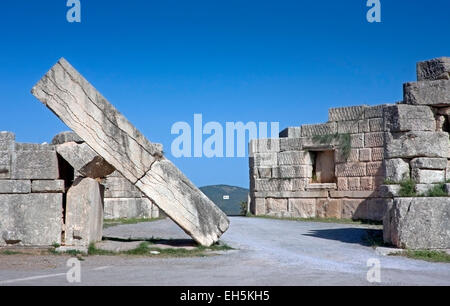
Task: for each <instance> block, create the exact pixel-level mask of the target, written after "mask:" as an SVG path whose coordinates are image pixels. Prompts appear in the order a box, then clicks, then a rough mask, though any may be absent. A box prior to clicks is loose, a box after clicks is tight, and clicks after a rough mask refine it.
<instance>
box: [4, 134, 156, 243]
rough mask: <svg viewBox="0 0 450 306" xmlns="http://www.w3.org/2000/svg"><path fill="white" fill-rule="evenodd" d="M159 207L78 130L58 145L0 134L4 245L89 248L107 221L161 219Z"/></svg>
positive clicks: (58, 138)
mask: <svg viewBox="0 0 450 306" xmlns="http://www.w3.org/2000/svg"><path fill="white" fill-rule="evenodd" d="M158 216H159V209H158V208H157V207H156V205H154V204H153V203H152V202H151V201H150V200H148V199H147V198H145V197H144V196H143V195H142V193H141V192H139V191H138V190H137V189H136V188H135V187H134V186H133V185H131V184H130V183H128V181H127V180H125V179H124V178H123V177H122V176H121V175H120V174H119V173H118V172H117V171H115V169H114V168H113V167H111V166H110V165H109V164H108V163H106V162H105V161H104V160H103V159H102V158H101V157H99V156H98V155H97V154H96V153H95V152H94V151H93V150H92V149H91V148H90V147H89V146H87V145H86V144H85V143H84V142H83V140H81V138H80V137H78V136H77V135H76V134H75V133H73V132H64V133H60V134H58V135H57V136H55V137H54V139H53V141H52V144H26V143H18V142H16V141H15V135H14V134H13V133H11V132H0V247H9V246H51V245H55V244H58V245H66V246H74V247H87V246H88V245H89V244H90V243H91V242H96V241H99V240H101V238H102V227H103V219H104V218H106V219H116V218H156V217H158Z"/></svg>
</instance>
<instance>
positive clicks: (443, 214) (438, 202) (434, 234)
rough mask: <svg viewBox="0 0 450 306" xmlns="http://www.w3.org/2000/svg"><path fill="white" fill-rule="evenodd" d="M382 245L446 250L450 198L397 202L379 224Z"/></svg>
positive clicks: (449, 231) (448, 243)
mask: <svg viewBox="0 0 450 306" xmlns="http://www.w3.org/2000/svg"><path fill="white" fill-rule="evenodd" d="M383 231H384V241H385V242H386V243H392V244H394V245H395V246H397V247H399V248H408V249H448V248H450V198H397V199H394V201H393V204H392V205H390V207H389V210H388V213H387V214H386V217H385V219H384V220H383Z"/></svg>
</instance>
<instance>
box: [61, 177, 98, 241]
mask: <svg viewBox="0 0 450 306" xmlns="http://www.w3.org/2000/svg"><path fill="white" fill-rule="evenodd" d="M102 231H103V187H102V186H101V185H100V184H99V183H98V182H97V181H96V180H94V179H91V178H82V179H78V180H76V181H75V182H74V184H73V185H72V187H70V188H69V190H68V192H67V203H66V232H65V243H66V245H72V246H89V244H91V243H93V242H98V241H101V240H102Z"/></svg>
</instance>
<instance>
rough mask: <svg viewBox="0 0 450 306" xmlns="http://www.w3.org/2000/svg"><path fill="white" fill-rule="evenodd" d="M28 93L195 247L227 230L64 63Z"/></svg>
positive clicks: (154, 148)
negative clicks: (52, 113)
mask: <svg viewBox="0 0 450 306" xmlns="http://www.w3.org/2000/svg"><path fill="white" fill-rule="evenodd" d="M32 93H33V94H34V95H35V96H36V97H37V98H38V99H39V100H41V101H42V102H43V103H44V104H45V105H46V106H47V107H48V108H50V109H51V110H52V111H53V112H54V113H55V114H57V116H58V117H59V118H60V119H61V120H62V121H63V122H64V123H65V124H66V125H67V126H68V127H69V128H70V129H72V130H73V131H74V132H75V133H77V134H78V135H79V136H80V137H81V138H82V139H83V140H84V141H85V142H86V143H87V144H88V145H89V146H90V147H91V148H92V149H93V150H94V151H95V152H96V153H97V154H98V155H100V156H101V157H103V158H104V159H105V160H106V161H107V162H108V163H109V164H110V165H112V166H113V167H114V168H116V170H117V171H119V172H120V173H121V174H122V175H123V176H124V177H125V178H126V179H128V180H129V181H130V182H132V183H133V184H135V185H136V186H137V187H138V188H139V189H140V190H141V191H142V192H143V193H144V194H145V195H146V196H147V197H148V198H150V199H151V200H153V201H154V202H155V203H156V204H157V206H158V207H159V208H161V209H162V210H163V211H164V212H165V213H166V214H167V215H168V216H169V217H170V218H171V219H172V220H174V221H175V222H176V223H177V224H178V225H179V226H180V227H181V228H182V229H183V230H184V231H185V232H186V233H187V234H189V235H191V236H192V237H193V238H194V239H195V240H196V241H197V242H198V243H200V244H202V245H205V246H209V245H212V244H213V243H214V242H216V241H217V240H218V239H219V237H220V236H221V235H222V234H223V233H224V232H225V231H226V230H227V229H228V226H229V220H228V218H227V217H226V215H225V214H224V213H223V212H222V211H221V210H220V209H219V208H218V207H217V206H216V205H214V203H213V202H211V200H209V199H208V198H207V197H206V196H205V195H204V194H203V193H202V192H201V191H200V190H199V189H198V188H197V187H195V186H194V185H193V184H192V183H191V182H190V181H189V180H188V179H187V178H186V177H185V176H184V175H183V174H182V173H181V172H180V171H179V170H178V169H177V168H176V167H175V166H174V165H173V164H172V163H171V162H170V161H168V160H166V159H165V158H164V157H163V154H162V152H161V151H160V146H158V145H154V144H152V143H151V142H149V141H148V140H147V139H146V138H145V137H144V136H143V135H142V134H141V133H140V132H139V131H138V130H137V129H136V128H135V127H134V126H133V125H132V124H131V123H130V122H129V121H128V120H127V119H126V118H125V117H124V116H123V115H122V114H120V113H119V112H118V111H117V110H116V109H115V108H114V106H112V105H111V104H110V103H109V102H108V101H107V100H106V99H105V98H104V97H103V96H102V95H101V94H100V93H99V92H98V91H97V90H96V89H95V88H94V87H93V86H92V85H91V84H90V83H89V82H88V81H87V80H86V79H84V78H83V77H82V76H81V75H80V74H79V73H78V72H77V71H76V70H75V69H74V68H73V67H72V66H71V65H70V64H69V63H68V62H67V61H66V60H65V59H61V60H60V61H59V62H58V63H57V64H56V65H55V66H54V67H53V68H51V70H50V71H49V72H48V73H47V74H46V75H45V76H44V77H43V78H42V79H41V80H40V81H39V82H38V84H36V86H35V87H34V88H33V90H32Z"/></svg>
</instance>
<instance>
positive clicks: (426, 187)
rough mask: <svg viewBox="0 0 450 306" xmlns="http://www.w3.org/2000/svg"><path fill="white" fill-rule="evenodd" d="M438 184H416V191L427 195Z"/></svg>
mask: <svg viewBox="0 0 450 306" xmlns="http://www.w3.org/2000/svg"><path fill="white" fill-rule="evenodd" d="M435 186H436V184H416V188H415V191H416V193H417V194H418V195H427V193H428V191H430V190H431V189H433V188H434V187H435Z"/></svg>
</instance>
